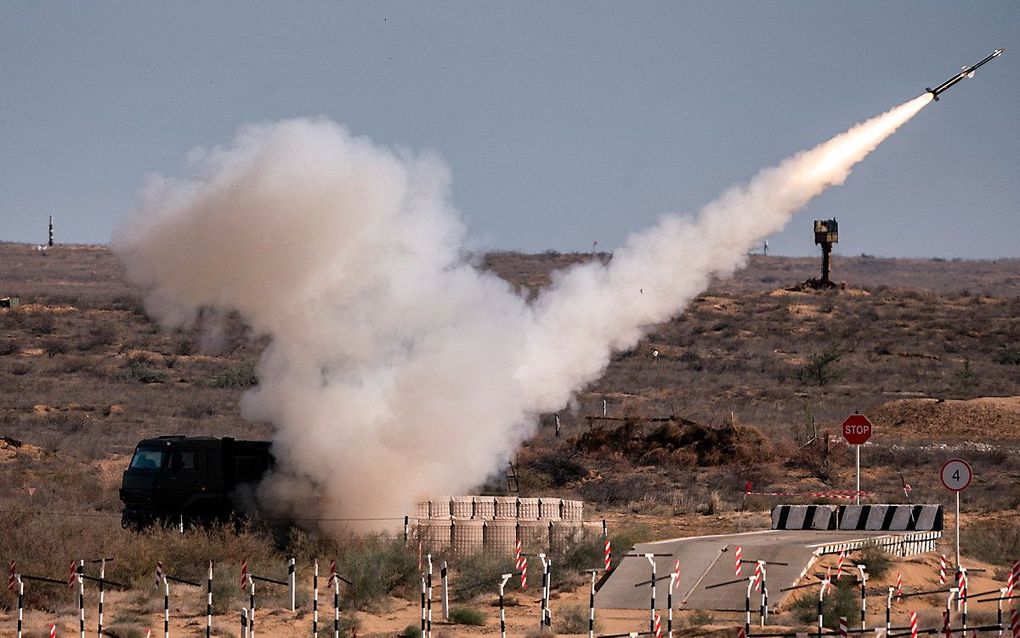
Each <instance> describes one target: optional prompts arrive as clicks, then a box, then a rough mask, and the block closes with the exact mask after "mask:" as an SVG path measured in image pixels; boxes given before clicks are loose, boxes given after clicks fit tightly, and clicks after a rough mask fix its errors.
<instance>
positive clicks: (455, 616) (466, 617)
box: [450, 607, 485, 627]
mask: <svg viewBox="0 0 1020 638" xmlns="http://www.w3.org/2000/svg"><path fill="white" fill-rule="evenodd" d="M450 622H452V623H453V624H455V625H474V626H476V627H483V626H485V614H483V613H482V612H481V611H479V610H478V609H475V608H474V607H454V608H453V609H451V610H450Z"/></svg>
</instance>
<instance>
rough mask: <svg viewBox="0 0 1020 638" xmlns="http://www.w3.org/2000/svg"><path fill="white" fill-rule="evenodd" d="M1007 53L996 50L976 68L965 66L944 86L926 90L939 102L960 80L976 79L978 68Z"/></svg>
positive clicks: (975, 66) (1003, 50)
mask: <svg viewBox="0 0 1020 638" xmlns="http://www.w3.org/2000/svg"><path fill="white" fill-rule="evenodd" d="M1005 51H1006V49H996V50H994V51H992V53H991V55H989V56H988V57H987V58H985V59H984V60H981V61H980V62H978V63H977V64H975V65H974V66H970V67H967V66H965V67H963V69H962V70H961V71H960V72H959V73H958V74H956V75H954V76H953V77H951V78H949V79H948V80H946V81H945V82H943V83H942V84H940V85H938V86H936V87H935V88H934V89H933V88H930V87H925V89H924V90H925V91H927V92H928V93H931V95H932V97H933V98H935V101H936V102H938V100H939V95H940V94H942V93H943V92H945V90H946V89H948V88H949V87H951V86H953V85H954V84H956V83H957V82H959V81H960V80H962V79H964V78H972V77H974V71H977V69H978V67H980V66H981V65H982V64H985V63H986V62H988V61H989V60H992V59H994V58H997V57H999V56H1000V55H1002V54H1003V53H1005Z"/></svg>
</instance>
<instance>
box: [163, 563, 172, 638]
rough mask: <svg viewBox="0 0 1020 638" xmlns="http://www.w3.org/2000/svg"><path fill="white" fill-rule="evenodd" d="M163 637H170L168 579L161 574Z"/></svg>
mask: <svg viewBox="0 0 1020 638" xmlns="http://www.w3.org/2000/svg"><path fill="white" fill-rule="evenodd" d="M163 638H170V581H168V580H167V579H166V574H163Z"/></svg>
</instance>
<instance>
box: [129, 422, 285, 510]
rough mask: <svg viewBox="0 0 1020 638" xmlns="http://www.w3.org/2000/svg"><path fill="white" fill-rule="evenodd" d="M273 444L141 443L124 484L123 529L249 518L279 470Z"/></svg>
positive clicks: (166, 439) (210, 440) (174, 439)
mask: <svg viewBox="0 0 1020 638" xmlns="http://www.w3.org/2000/svg"><path fill="white" fill-rule="evenodd" d="M269 445H270V444H269V441H243V440H237V439H233V438H230V437H224V438H214V437H204V436H202V437H185V436H160V437H157V438H153V439H144V440H142V441H140V442H139V443H138V445H137V446H136V447H135V452H134V455H133V456H132V457H131V463H130V464H129V465H128V468H127V469H126V470H125V471H124V476H123V481H122V483H121V489H120V498H121V501H123V503H124V509H123V511H122V516H121V522H122V524H123V525H124V526H125V527H133V528H141V527H145V526H147V525H149V524H151V523H164V524H165V523H178V522H181V521H183V522H185V523H189V524H193V523H209V522H214V521H224V520H227V519H229V518H230V517H231V516H232V515H234V514H244V513H245V512H247V511H249V510H250V509H251V506H252V503H253V501H254V499H253V498H252V493H253V490H254V488H255V486H256V484H257V483H258V482H259V481H260V480H261V479H262V477H263V476H264V475H265V474H266V472H268V471H269V470H270V469H271V468H272V466H273V457H272V454H271V453H270V451H269Z"/></svg>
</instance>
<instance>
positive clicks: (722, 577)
mask: <svg viewBox="0 0 1020 638" xmlns="http://www.w3.org/2000/svg"><path fill="white" fill-rule="evenodd" d="M875 534H876V535H879V534H889V532H876V533H875ZM867 536H869V533H868V532H838V531H812V530H803V531H802V530H765V531H759V532H747V533H744V534H726V535H720V536H695V537H691V538H679V539H673V540H666V541H657V542H654V543H642V544H639V545H636V546H635V547H634V548H633V549H632V550H631V551H629V552H627V553H628V554H644V553H654V554H668V556H658V557H655V558H654V561H655V568H656V576H657V577H658V578H662V577H663V576H666V577H667V578H664V579H662V580H658V581H657V583H656V598H657V600H656V606H657V607H658V608H665V607H666V601H667V598H666V596H667V592H668V589H669V578H668V576H669V573H670V572H671V571H672V570H673V567H674V565H675V562H676V560H677V559H680V580H679V583H677V585H676V586H675V587H674V589H673V605H674V608H675V609H708V610H715V611H727V610H730V611H736V610H743V609H744V601H745V597H746V595H747V578H748V577H749V576H751V575H753V574H754V568H755V566H754V564H753V563H744V564H743V565H742V568H741V572H742V573H741V577H740V581H739V582H729V581H735V580H737V576H736V574H735V559H734V554H735V551H736V548H737V546H740V547H741V548H742V556H743V559H744V560H749V561H756V560H765V561H768V562H769V563H787V564H786V565H781V564H771V565H768V566H767V568H766V585H767V587H768V590H769V607H774V606H775V605H777V604H779V603H780V602H781V601H782V599H783V598H785V596H786V595H787V593H780V591H779V590H780V589H781V588H784V587H789V586H791V585H793V584H795V583H796V582H797V580H799V579H800V577H801V575H802V574H803V573H804V571H805V570H806V569H807V568H808V566H809V564H810V562H811V559H812V555H813V553H814V550H815V548H816V547H817V546H818V545H823V544H829V543H833V542H840V541H848V540H852V539H858V538H864V537H867ZM651 574H652V567H651V565H650V564H649V562H648V559H647V558H645V557H644V556H639V557H629V556H628V557H625V558H624V559H623V561H621V562H620V565H619V566H618V567H617V568H616V570H615V571H614V572H613V574H612V575H611V576H610V577H609V580H607V581H606V583H605V584H604V585H603V586H602V588H601V589H600V590H599V592H598V594H596V596H595V606H596V607H599V608H601V609H648V608H649V607H650V606H651V586H650V585H649V584H648V581H649V580H650V579H651ZM727 582H728V583H729V584H725V585H721V586H717V587H712V585H719V584H721V583H727ZM642 583H643V584H642ZM635 585H637V586H635ZM706 587H708V588H707V589H706ZM760 597H761V594H760V593H756V592H752V596H751V607H752V609H757V608H758V606H759V605H760V602H761V600H760Z"/></svg>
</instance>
